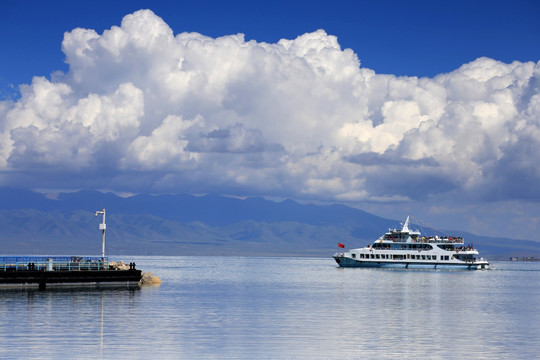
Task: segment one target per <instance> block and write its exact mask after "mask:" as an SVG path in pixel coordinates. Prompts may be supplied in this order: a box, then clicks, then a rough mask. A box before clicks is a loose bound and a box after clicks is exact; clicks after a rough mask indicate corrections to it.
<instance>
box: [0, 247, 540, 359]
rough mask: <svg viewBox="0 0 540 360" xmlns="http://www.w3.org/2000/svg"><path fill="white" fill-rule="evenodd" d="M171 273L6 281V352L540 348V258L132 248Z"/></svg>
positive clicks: (2, 315) (467, 353)
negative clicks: (38, 286) (134, 284)
mask: <svg viewBox="0 0 540 360" xmlns="http://www.w3.org/2000/svg"><path fill="white" fill-rule="evenodd" d="M122 259H123V260H125V261H126V260H127V261H133V260H134V261H136V262H137V267H138V268H141V269H142V270H143V271H144V272H149V271H152V272H153V273H154V275H158V276H159V277H160V278H161V279H162V281H163V284H162V285H161V286H158V287H143V288H141V289H135V290H127V289H102V290H100V289H71V290H66V289H63V290H54V289H47V290H46V291H37V290H35V291H34V290H29V291H27V290H0V358H8V359H9V358H15V359H19V358H20V359H22V358H25V359H26V358H32V359H61V358H63V359H75V358H78V359H87V358H88V359H112V358H123V359H229V358H232V359H314V358H315V359H337V358H347V359H396V358H401V359H464V358H470V359H536V358H538V356H539V354H540V263H523V262H516V263H511V262H499V263H493V264H492V267H493V270H490V271H443V270H435V271H434V270H430V271H428V270H424V271H421V270H380V269H341V268H338V267H336V264H335V263H334V261H333V259H331V258H330V259H321V258H244V257H122Z"/></svg>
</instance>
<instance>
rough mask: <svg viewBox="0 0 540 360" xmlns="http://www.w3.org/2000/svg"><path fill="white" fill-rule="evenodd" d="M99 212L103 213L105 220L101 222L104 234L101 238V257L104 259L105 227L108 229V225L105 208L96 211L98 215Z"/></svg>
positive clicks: (100, 227) (100, 226) (100, 225)
mask: <svg viewBox="0 0 540 360" xmlns="http://www.w3.org/2000/svg"><path fill="white" fill-rule="evenodd" d="M99 214H103V222H102V223H101V224H99V229H100V230H101V232H102V234H103V235H102V240H101V257H102V259H103V260H105V229H107V225H105V209H103V210H99V211H96V216H98V215H99Z"/></svg>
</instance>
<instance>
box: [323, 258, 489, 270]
mask: <svg viewBox="0 0 540 360" xmlns="http://www.w3.org/2000/svg"><path fill="white" fill-rule="evenodd" d="M334 260H336V262H337V264H338V265H339V266H340V267H358V268H402V269H452V270H485V269H489V265H488V263H487V262H476V263H448V262H445V263H442V262H411V261H362V260H357V259H351V258H348V257H344V256H334Z"/></svg>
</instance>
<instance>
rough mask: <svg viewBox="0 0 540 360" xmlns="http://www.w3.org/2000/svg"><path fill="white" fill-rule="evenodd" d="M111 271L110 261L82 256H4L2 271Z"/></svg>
mask: <svg viewBox="0 0 540 360" xmlns="http://www.w3.org/2000/svg"><path fill="white" fill-rule="evenodd" d="M79 270H109V259H108V258H106V257H105V258H102V257H87V256H85V257H82V256H4V257H0V271H79Z"/></svg>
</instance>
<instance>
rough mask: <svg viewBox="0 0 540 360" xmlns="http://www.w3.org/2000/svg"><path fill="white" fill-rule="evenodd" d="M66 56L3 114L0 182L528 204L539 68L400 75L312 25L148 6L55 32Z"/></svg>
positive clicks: (491, 64)
mask: <svg viewBox="0 0 540 360" xmlns="http://www.w3.org/2000/svg"><path fill="white" fill-rule="evenodd" d="M62 50H63V52H64V53H65V55H66V62H67V63H68V65H69V71H68V72H67V73H65V74H59V75H56V76H55V77H54V79H46V78H42V77H36V78H34V79H33V81H32V83H31V84H29V85H22V86H21V94H22V95H21V97H20V98H19V99H18V100H16V101H5V102H3V103H0V140H1V142H0V168H1V169H2V172H1V175H0V176H1V177H0V179H1V183H2V184H3V185H14V184H19V185H25V186H30V187H42V185H40V183H41V184H42V181H43V179H46V180H47V183H48V184H55V183H57V184H58V188H67V187H74V188H78V187H84V186H89V184H91V185H92V186H95V187H98V188H110V189H111V190H116V191H122V192H126V191H128V192H144V191H147V190H148V189H152V191H164V192H204V191H217V192H223V193H244V194H259V195H274V196H288V197H297V198H311V199H323V200H339V201H342V200H343V201H360V200H373V201H385V200H388V201H391V200H396V199H399V200H404V199H426V198H430V197H434V196H440V195H441V194H442V195H444V194H452V193H456V192H458V193H461V194H466V195H464V196H465V197H466V196H471V197H479V198H496V199H517V198H528V199H536V200H540V188H538V187H537V186H536V184H537V183H538V181H539V180H540V171H539V170H538V166H537V164H538V162H539V160H540V151H538V150H539V149H540V120H539V119H540V63H534V62H525V63H523V62H517V61H516V62H513V63H511V64H505V63H501V62H499V61H496V60H492V59H489V58H479V59H477V60H475V61H473V62H471V63H469V64H464V65H463V66H462V67H460V68H458V69H456V70H454V71H452V72H450V73H446V74H440V75H438V76H436V77H434V78H416V77H396V76H393V75H382V74H376V73H375V72H374V71H372V70H370V69H367V68H362V67H361V66H360V60H359V59H358V57H357V55H356V54H355V53H354V52H353V51H352V50H351V49H342V48H341V46H340V45H339V42H338V39H337V37H335V36H333V35H329V34H327V33H326V32H325V31H324V30H318V31H315V32H312V33H306V34H303V35H300V36H298V37H297V38H296V39H282V40H280V41H279V42H277V43H274V44H269V43H264V42H257V41H254V40H251V41H246V40H245V39H244V36H243V35H242V34H236V35H227V36H222V37H219V38H211V37H207V36H204V35H202V34H198V33H179V34H176V35H175V34H174V32H173V30H172V29H171V28H170V27H169V26H168V25H167V24H166V23H165V22H164V21H163V20H162V19H161V18H160V17H158V16H157V15H155V14H154V13H153V12H151V11H149V10H141V11H137V12H135V13H133V14H130V15H127V16H126V17H125V18H124V19H123V20H122V23H121V25H120V26H118V27H117V26H114V27H112V28H111V29H108V30H106V31H104V32H103V33H102V34H98V33H96V32H95V31H94V30H91V29H74V30H72V31H70V32H67V33H66V34H65V36H64V41H63V43H62ZM59 169H61V175H62V176H61V177H60V176H59V175H58V174H59V172H58V171H59ZM38 171H39V172H38ZM70 173H72V174H78V175H81V174H85V173H86V174H88V175H87V176H86V181H85V182H84V183H77V182H74V181H71V180H70V178H69V174H70ZM38 174H39V176H38ZM127 174H129V176H128V175H127ZM133 174H136V175H135V176H133ZM89 179H91V181H89ZM141 179H144V180H141ZM239 195H241V194H239Z"/></svg>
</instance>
